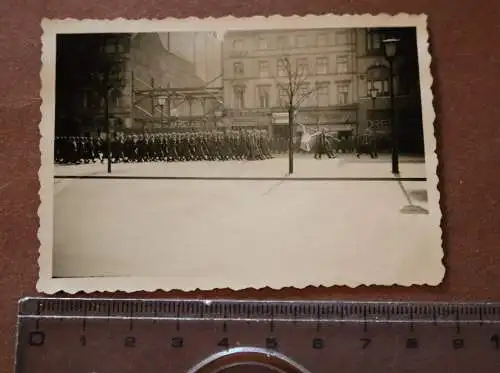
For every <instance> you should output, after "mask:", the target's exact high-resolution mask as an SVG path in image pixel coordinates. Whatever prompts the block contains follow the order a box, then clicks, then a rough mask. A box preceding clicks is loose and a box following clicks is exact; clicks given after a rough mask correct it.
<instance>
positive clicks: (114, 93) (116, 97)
mask: <svg viewBox="0 0 500 373" xmlns="http://www.w3.org/2000/svg"><path fill="white" fill-rule="evenodd" d="M120 98H121V92H120V91H119V90H116V89H113V90H111V92H110V99H111V100H110V101H111V102H112V105H113V107H114V108H115V109H118V108H120V104H121V100H120Z"/></svg>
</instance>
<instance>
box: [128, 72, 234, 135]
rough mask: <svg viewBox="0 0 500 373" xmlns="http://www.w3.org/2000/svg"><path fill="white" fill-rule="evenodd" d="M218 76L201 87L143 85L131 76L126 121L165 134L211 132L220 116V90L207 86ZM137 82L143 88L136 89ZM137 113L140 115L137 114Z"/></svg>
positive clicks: (222, 105)
mask: <svg viewBox="0 0 500 373" xmlns="http://www.w3.org/2000/svg"><path fill="white" fill-rule="evenodd" d="M218 78H219V77H216V78H215V79H213V80H212V81H210V82H208V83H206V84H205V85H204V86H201V87H183V88H179V87H171V85H170V83H168V84H167V86H166V87H162V86H159V85H156V84H155V81H154V79H151V81H150V82H149V83H146V82H144V81H142V80H140V79H138V78H137V77H135V76H134V74H133V73H132V74H131V77H130V82H131V87H130V96H131V97H130V101H131V107H132V109H131V110H130V121H131V123H136V122H139V123H141V124H142V127H143V129H146V128H149V129H156V130H160V131H168V130H173V129H183V130H190V129H191V130H200V129H201V130H203V129H205V130H207V129H215V128H217V126H218V123H219V122H220V121H221V120H222V117H223V116H224V113H225V110H224V102H223V89H222V87H210V85H211V84H212V83H213V82H214V81H215V80H216V79H218ZM136 83H140V85H142V86H143V87H144V88H143V89H138V88H136ZM137 112H140V115H137Z"/></svg>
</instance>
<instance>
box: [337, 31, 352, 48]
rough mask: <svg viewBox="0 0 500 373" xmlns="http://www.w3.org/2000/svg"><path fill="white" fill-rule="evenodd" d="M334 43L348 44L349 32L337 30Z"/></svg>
mask: <svg viewBox="0 0 500 373" xmlns="http://www.w3.org/2000/svg"><path fill="white" fill-rule="evenodd" d="M335 44H336V45H346V44H349V34H348V33H347V31H338V32H337V33H336V34H335Z"/></svg>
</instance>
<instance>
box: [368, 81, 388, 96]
mask: <svg viewBox="0 0 500 373" xmlns="http://www.w3.org/2000/svg"><path fill="white" fill-rule="evenodd" d="M367 83H368V87H367V92H368V94H369V95H370V90H371V89H375V90H376V92H377V96H389V93H390V92H389V80H387V79H385V80H372V81H368V82H367Z"/></svg>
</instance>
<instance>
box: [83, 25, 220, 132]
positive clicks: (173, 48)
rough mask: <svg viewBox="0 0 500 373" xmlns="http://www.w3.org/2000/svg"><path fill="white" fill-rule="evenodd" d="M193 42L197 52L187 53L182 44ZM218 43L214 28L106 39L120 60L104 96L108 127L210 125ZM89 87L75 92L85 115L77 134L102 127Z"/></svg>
mask: <svg viewBox="0 0 500 373" xmlns="http://www.w3.org/2000/svg"><path fill="white" fill-rule="evenodd" d="M190 43H191V44H190ZM193 45H195V46H196V51H197V55H195V56H193V55H191V56H190V55H189V54H188V53H186V48H185V47H186V46H187V47H188V48H191V50H193ZM217 45H218V47H217ZM220 45H221V41H220V40H219V39H217V37H216V36H215V34H213V33H196V35H194V33H162V34H158V33H139V34H130V35H128V38H124V37H123V35H122V36H121V38H119V39H116V42H113V40H112V39H109V40H108V42H107V45H105V46H104V51H105V53H107V54H109V55H113V56H116V58H115V59H116V60H121V61H122V67H121V73H120V74H119V75H118V76H115V77H113V78H114V79H116V80H118V81H119V83H120V84H118V85H117V87H116V88H115V89H112V90H111V91H110V93H109V98H108V111H109V121H110V124H111V125H110V128H111V130H112V131H113V132H118V133H124V132H125V133H126V132H142V131H164V130H167V131H168V130H181V129H193V128H206V127H215V126H216V123H217V121H220V120H221V117H222V114H221V111H222V109H221V106H222V89H221V87H220V85H221V78H220V75H221V74H220V66H221V65H220V62H219V61H220V57H221V55H220V50H221V48H220ZM183 48H184V49H183ZM203 48H205V50H203ZM217 48H219V52H217ZM208 50H210V51H212V52H210V53H209V52H207V51H208ZM202 52H203V53H202ZM214 56H215V57H214ZM217 57H218V58H219V61H215V62H216V63H214V58H215V59H217ZM217 62H218V63H217ZM217 70H218V71H217ZM91 88H92V87H88V89H84V91H83V94H82V95H81V96H80V98H81V99H80V103H81V105H80V108H79V109H80V113H81V114H82V115H84V116H85V117H86V118H87V120H85V121H84V123H83V125H82V126H80V133H82V134H99V133H103V132H105V131H106V126H105V120H104V106H105V105H104V98H103V97H100V96H99V94H98V93H97V92H95V91H93V90H92V89H91Z"/></svg>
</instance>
